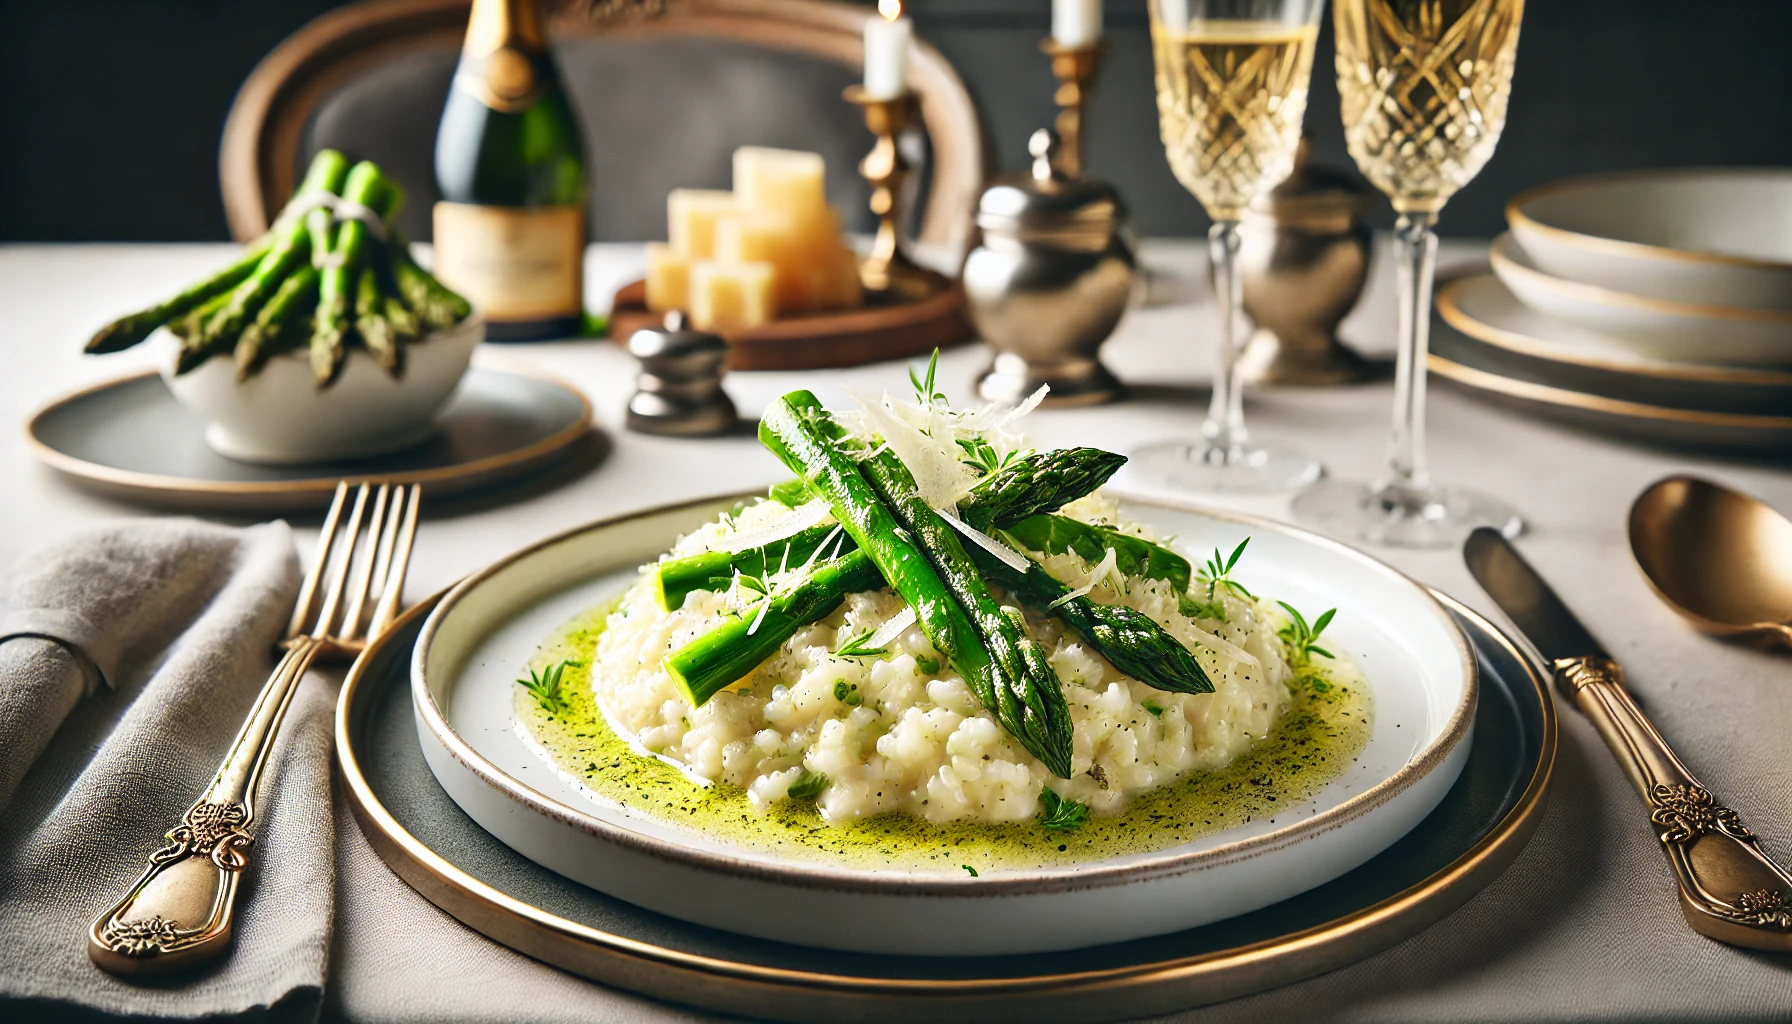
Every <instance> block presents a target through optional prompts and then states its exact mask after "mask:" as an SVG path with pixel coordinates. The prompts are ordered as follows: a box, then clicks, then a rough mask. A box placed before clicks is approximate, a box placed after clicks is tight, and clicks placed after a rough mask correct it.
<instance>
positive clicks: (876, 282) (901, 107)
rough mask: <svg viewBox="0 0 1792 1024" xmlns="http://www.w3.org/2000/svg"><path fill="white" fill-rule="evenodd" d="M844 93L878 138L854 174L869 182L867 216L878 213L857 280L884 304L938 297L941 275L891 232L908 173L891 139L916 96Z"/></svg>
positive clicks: (853, 87) (913, 108)
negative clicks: (920, 261) (916, 258)
mask: <svg viewBox="0 0 1792 1024" xmlns="http://www.w3.org/2000/svg"><path fill="white" fill-rule="evenodd" d="M845 95H846V99H847V102H849V103H854V104H857V105H858V106H860V107H862V108H864V110H865V127H866V128H869V129H870V130H871V134H873V135H875V136H877V144H876V145H874V146H872V147H871V152H869V153H867V154H865V159H864V160H862V161H860V162H859V173H860V174H863V175H864V176H865V180H866V181H867V182H869V183H870V184H871V212H872V213H874V214H876V215H877V237H876V238H874V239H873V240H872V242H871V255H869V256H867V257H865V260H864V262H863V263H860V264H859V282H860V283H861V284H863V285H864V286H865V291H867V292H869V293H870V294H871V295H873V296H876V297H879V298H882V299H884V300H886V301H896V302H914V301H917V300H919V299H924V298H927V297H928V296H930V295H935V294H938V293H939V292H940V291H942V290H943V289H945V288H946V286H947V284H948V282H947V281H946V279H945V277H943V276H941V275H940V274H936V273H934V272H933V271H931V270H928V269H927V268H926V267H923V266H921V265H919V264H917V263H916V262H915V261H914V260H912V259H910V258H909V257H908V254H907V253H905V252H903V251H902V242H901V240H900V239H899V238H898V237H897V232H896V228H897V225H898V224H899V223H900V222H901V220H902V183H903V182H904V181H906V180H907V179H908V173H909V166H908V161H906V160H904V159H903V158H902V151H901V150H900V149H899V148H898V147H897V145H896V137H897V136H898V135H900V134H901V133H902V130H903V129H904V128H906V127H908V124H909V121H910V120H911V119H912V118H913V117H914V116H915V111H916V109H917V104H916V102H915V94H914V93H912V92H904V93H902V94H901V95H899V96H893V97H890V98H889V99H877V98H874V97H872V96H869V95H867V94H866V93H865V88H864V87H863V86H859V85H851V86H847V88H846V94H845Z"/></svg>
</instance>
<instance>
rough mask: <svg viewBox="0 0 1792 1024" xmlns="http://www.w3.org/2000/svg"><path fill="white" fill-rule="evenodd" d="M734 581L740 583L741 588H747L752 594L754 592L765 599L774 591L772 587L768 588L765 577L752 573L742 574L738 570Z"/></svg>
mask: <svg viewBox="0 0 1792 1024" xmlns="http://www.w3.org/2000/svg"><path fill="white" fill-rule="evenodd" d="M734 579H735V582H737V583H739V584H740V585H741V586H743V587H745V588H747V589H748V590H751V591H752V592H754V593H755V594H758V595H759V596H761V597H764V596H765V595H766V594H767V593H769V592H770V591H771V589H772V588H771V587H770V586H768V585H767V584H766V582H765V577H763V576H754V575H752V574H750V573H744V572H741V571H740V570H738V569H736V570H735V572H734Z"/></svg>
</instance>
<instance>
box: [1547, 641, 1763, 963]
mask: <svg viewBox="0 0 1792 1024" xmlns="http://www.w3.org/2000/svg"><path fill="white" fill-rule="evenodd" d="M1555 680H1556V688H1557V689H1559V690H1560V691H1561V692H1562V694H1563V695H1564V696H1566V697H1569V698H1571V699H1572V700H1573V701H1574V703H1575V704H1576V705H1577V706H1578V707H1579V708H1580V710H1581V711H1582V713H1584V714H1585V715H1586V716H1587V717H1588V718H1590V719H1592V721H1593V724H1594V726H1596V727H1597V728H1598V729H1599V733H1600V735H1601V736H1603V737H1604V738H1605V742H1606V745H1607V746H1609V747H1611V748H1612V753H1614V754H1616V755H1617V758H1618V763H1619V764H1621V765H1623V767H1624V773H1625V774H1626V775H1628V776H1630V781H1631V782H1633V783H1635V784H1636V788H1637V790H1638V791H1639V792H1641V793H1642V795H1643V799H1644V800H1646V801H1648V804H1649V821H1650V823H1651V824H1652V825H1654V826H1655V832H1656V837H1657V838H1658V839H1660V840H1661V845H1662V850H1663V852H1665V853H1666V854H1667V857H1668V863H1669V864H1671V865H1672V866H1673V868H1674V875H1675V877H1676V878H1677V879H1678V880H1679V882H1680V909H1681V910H1682V911H1683V912H1685V914H1686V921H1687V923H1688V924H1690V925H1692V926H1693V929H1694V930H1696V931H1698V932H1699V933H1701V934H1703V935H1706V936H1709V937H1710V938H1713V939H1717V940H1719V941H1720V942H1727V943H1730V944H1731V945H1734V946H1747V947H1750V948H1753V949H1766V950H1774V951H1777V952H1792V874H1788V873H1787V872H1786V870H1785V869H1784V868H1782V867H1780V866H1779V865H1778V864H1775V863H1774V862H1773V861H1771V860H1769V859H1767V855H1766V854H1764V853H1762V852H1761V841H1760V840H1759V839H1758V838H1756V836H1755V834H1754V833H1753V832H1750V831H1749V830H1748V828H1747V827H1746V826H1744V825H1743V824H1742V819H1741V818H1739V817H1738V816H1737V815H1736V812H1735V811H1732V810H1730V809H1729V808H1728V807H1725V806H1723V805H1722V804H1720V803H1718V802H1717V801H1716V799H1714V798H1713V797H1712V795H1711V793H1710V791H1709V790H1707V789H1705V787H1704V786H1701V785H1700V784H1699V780H1698V779H1695V778H1693V775H1692V772H1690V771H1688V770H1687V768H1686V765H1684V764H1682V763H1681V761H1680V758H1679V757H1678V756H1676V755H1675V754H1674V752H1673V750H1672V749H1670V748H1669V747H1668V744H1667V741H1666V740H1664V739H1662V738H1661V733H1659V732H1657V731H1655V726H1654V724H1653V723H1651V722H1650V721H1649V719H1648V717H1647V716H1646V715H1644V714H1643V710H1642V708H1640V707H1637V704H1636V701H1634V700H1632V699H1631V697H1630V693H1629V691H1627V690H1625V689H1624V672H1623V670H1622V669H1620V668H1619V667H1618V665H1617V663H1616V662H1614V661H1612V660H1611V659H1609V658H1592V657H1583V658H1558V659H1556V662H1555Z"/></svg>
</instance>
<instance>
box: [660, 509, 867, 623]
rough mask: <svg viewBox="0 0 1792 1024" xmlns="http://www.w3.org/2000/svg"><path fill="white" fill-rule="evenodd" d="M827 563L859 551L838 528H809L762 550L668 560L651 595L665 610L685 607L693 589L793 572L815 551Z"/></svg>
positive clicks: (720, 587)
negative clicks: (820, 550)
mask: <svg viewBox="0 0 1792 1024" xmlns="http://www.w3.org/2000/svg"><path fill="white" fill-rule="evenodd" d="M824 545H825V546H826V547H827V548H828V550H827V551H826V552H824V554H826V555H827V556H828V557H829V559H830V560H832V559H834V558H839V557H840V556H842V555H844V554H846V553H848V552H851V551H856V550H858V545H856V544H854V543H853V542H852V538H850V537H848V536H846V533H845V531H844V530H841V529H840V528H839V527H837V526H811V527H810V528H808V529H807V530H802V531H800V532H798V533H796V534H793V535H791V536H789V537H786V538H784V539H783V540H780V541H774V542H772V543H770V544H766V545H764V546H762V547H756V548H748V549H747V550H745V551H709V552H705V553H704V554H701V555H691V556H689V557H686V558H668V559H666V560H665V561H664V562H661V563H660V565H659V568H658V569H656V570H655V571H654V596H655V598H657V599H658V601H659V605H660V607H661V608H662V609H664V610H665V611H669V612H673V611H677V610H678V609H680V608H683V607H684V599H685V597H686V596H688V595H689V594H690V592H691V591H693V590H722V589H724V588H726V587H728V586H729V585H730V584H731V583H733V582H734V578H735V577H736V576H737V575H738V576H756V577H759V578H761V579H763V578H765V576H766V574H767V573H775V572H777V571H778V569H779V568H780V567H783V568H787V569H794V568H796V567H798V566H800V565H802V564H803V563H805V562H807V561H808V560H809V556H810V555H813V554H815V552H816V550H817V549H818V548H821V547H823V546H824Z"/></svg>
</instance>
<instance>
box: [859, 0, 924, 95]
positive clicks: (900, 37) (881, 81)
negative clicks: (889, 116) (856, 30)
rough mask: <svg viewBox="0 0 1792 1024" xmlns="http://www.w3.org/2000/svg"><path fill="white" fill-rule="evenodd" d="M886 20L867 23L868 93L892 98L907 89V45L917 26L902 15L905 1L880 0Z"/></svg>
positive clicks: (866, 73) (866, 90) (866, 68)
mask: <svg viewBox="0 0 1792 1024" xmlns="http://www.w3.org/2000/svg"><path fill="white" fill-rule="evenodd" d="M877 12H878V13H879V14H881V15H883V19H882V20H879V19H876V18H873V19H871V20H870V21H867V22H865V95H866V96H867V97H869V98H870V99H874V100H891V99H895V98H896V97H898V96H900V95H902V94H903V93H905V92H907V91H908V44H909V40H910V39H911V38H912V37H913V36H914V34H915V26H914V24H913V23H912V22H910V21H909V20H908V19H907V18H904V17H903V16H902V0H878V3H877Z"/></svg>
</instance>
